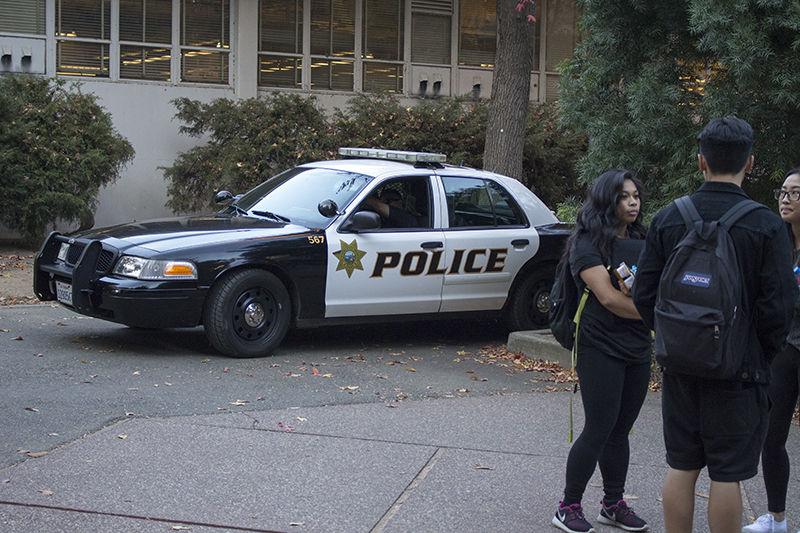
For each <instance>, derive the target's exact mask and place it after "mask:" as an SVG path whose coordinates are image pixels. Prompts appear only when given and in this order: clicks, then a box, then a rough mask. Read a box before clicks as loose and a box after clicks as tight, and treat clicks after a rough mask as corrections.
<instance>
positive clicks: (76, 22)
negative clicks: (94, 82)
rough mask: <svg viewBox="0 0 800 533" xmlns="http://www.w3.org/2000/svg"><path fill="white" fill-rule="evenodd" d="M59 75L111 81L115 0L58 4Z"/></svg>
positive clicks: (74, 0) (59, 1) (73, 0)
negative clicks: (112, 20) (110, 65)
mask: <svg viewBox="0 0 800 533" xmlns="http://www.w3.org/2000/svg"><path fill="white" fill-rule="evenodd" d="M56 39H57V44H56V71H57V73H58V74H60V75H64V76H87V77H102V78H107V77H108V75H109V68H108V63H109V47H110V45H111V0H56Z"/></svg>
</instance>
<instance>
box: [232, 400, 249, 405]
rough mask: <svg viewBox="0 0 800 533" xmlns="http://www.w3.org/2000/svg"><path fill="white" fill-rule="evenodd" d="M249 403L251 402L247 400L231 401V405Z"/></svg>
mask: <svg viewBox="0 0 800 533" xmlns="http://www.w3.org/2000/svg"><path fill="white" fill-rule="evenodd" d="M248 403H250V402H248V401H247V400H234V401H232V402H230V404H231V405H247V404H248Z"/></svg>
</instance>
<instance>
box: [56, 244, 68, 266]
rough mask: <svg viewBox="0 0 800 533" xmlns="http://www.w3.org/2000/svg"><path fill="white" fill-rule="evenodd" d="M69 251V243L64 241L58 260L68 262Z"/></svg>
mask: <svg viewBox="0 0 800 533" xmlns="http://www.w3.org/2000/svg"><path fill="white" fill-rule="evenodd" d="M67 252H69V244H67V243H65V242H62V243H61V248H59V249H58V260H59V261H64V262H65V263H66V262H67Z"/></svg>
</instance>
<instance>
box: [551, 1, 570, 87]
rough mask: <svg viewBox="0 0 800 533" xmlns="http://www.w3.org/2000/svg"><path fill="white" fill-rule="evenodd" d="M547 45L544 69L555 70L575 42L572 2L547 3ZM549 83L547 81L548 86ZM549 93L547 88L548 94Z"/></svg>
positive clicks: (567, 56) (566, 56) (568, 56)
mask: <svg viewBox="0 0 800 533" xmlns="http://www.w3.org/2000/svg"><path fill="white" fill-rule="evenodd" d="M546 16H547V35H546V36H545V38H546V39H547V47H546V49H545V51H546V55H547V57H546V58H545V69H546V70H547V72H555V71H556V70H557V69H558V65H559V64H560V63H562V62H563V61H565V60H567V59H570V58H571V57H572V53H573V51H574V50H575V43H576V42H577V31H576V27H575V25H576V22H577V18H578V9H577V6H576V5H575V3H574V2H548V3H547V13H546ZM549 86H550V83H549V82H548V87H549ZM549 93H550V91H549V89H548V94H549Z"/></svg>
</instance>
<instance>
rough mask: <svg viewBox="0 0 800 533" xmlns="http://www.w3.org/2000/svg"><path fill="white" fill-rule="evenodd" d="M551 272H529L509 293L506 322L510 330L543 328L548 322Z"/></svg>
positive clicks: (551, 284) (551, 282) (551, 281)
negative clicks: (511, 292) (512, 291)
mask: <svg viewBox="0 0 800 533" xmlns="http://www.w3.org/2000/svg"><path fill="white" fill-rule="evenodd" d="M552 286H553V277H552V274H547V275H545V274H531V275H529V276H528V277H527V278H525V279H524V280H523V281H522V282H521V283H520V284H519V285H517V287H516V289H514V293H513V294H512V295H511V300H510V301H509V303H508V307H507V308H506V323H507V324H508V327H509V329H511V330H512V331H527V330H532V329H543V328H546V327H547V326H548V324H549V318H548V315H549V312H550V288H551V287H552Z"/></svg>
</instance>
